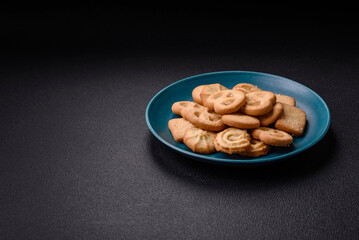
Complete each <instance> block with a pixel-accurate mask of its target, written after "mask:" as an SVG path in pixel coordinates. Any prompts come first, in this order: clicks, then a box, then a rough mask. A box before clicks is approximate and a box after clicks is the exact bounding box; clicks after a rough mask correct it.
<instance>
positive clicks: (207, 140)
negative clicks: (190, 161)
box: [183, 127, 216, 154]
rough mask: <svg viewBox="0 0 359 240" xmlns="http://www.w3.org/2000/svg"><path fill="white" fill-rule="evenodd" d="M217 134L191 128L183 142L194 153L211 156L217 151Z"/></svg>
mask: <svg viewBox="0 0 359 240" xmlns="http://www.w3.org/2000/svg"><path fill="white" fill-rule="evenodd" d="M215 137H216V133H214V132H210V131H206V130H202V129H199V128H196V127H195V128H189V129H187V130H186V132H185V134H184V136H183V142H184V144H186V146H187V147H189V148H190V149H191V150H192V151H193V152H196V153H201V154H211V153H214V152H215V151H216V149H215V147H214V138H215Z"/></svg>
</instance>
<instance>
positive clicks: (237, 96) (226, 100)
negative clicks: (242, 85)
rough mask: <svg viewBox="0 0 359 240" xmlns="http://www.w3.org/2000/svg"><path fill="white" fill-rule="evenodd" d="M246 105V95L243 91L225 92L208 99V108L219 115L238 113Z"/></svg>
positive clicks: (214, 94) (217, 93)
mask: <svg viewBox="0 0 359 240" xmlns="http://www.w3.org/2000/svg"><path fill="white" fill-rule="evenodd" d="M245 103H246V95H245V94H244V93H243V92H241V91H234V90H223V91H219V92H216V93H213V94H212V95H210V96H209V97H208V98H207V101H206V106H207V107H208V108H209V109H212V110H213V109H214V111H215V112H216V113H218V114H226V113H233V112H237V111H238V110H239V109H240V108H241V107H242V106H243V105H244V104H245Z"/></svg>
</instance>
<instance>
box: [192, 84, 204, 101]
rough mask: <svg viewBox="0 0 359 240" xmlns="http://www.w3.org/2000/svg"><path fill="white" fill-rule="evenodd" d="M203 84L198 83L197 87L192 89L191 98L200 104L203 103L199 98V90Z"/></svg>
mask: <svg viewBox="0 0 359 240" xmlns="http://www.w3.org/2000/svg"><path fill="white" fill-rule="evenodd" d="M204 86H205V85H200V86H198V87H195V88H194V89H193V91H192V98H193V100H194V101H195V102H196V103H198V104H201V105H203V103H202V99H201V92H202V90H203V88H204Z"/></svg>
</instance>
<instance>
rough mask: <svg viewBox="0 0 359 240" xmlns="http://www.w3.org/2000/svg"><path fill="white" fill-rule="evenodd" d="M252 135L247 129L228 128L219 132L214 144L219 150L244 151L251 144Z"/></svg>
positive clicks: (233, 152)
mask: <svg viewBox="0 0 359 240" xmlns="http://www.w3.org/2000/svg"><path fill="white" fill-rule="evenodd" d="M250 140H251V136H250V135H249V134H248V133H247V130H242V129H238V128H227V129H225V130H223V131H222V132H219V133H217V136H216V138H215V139H214V146H215V148H216V150H217V151H219V152H225V153H229V154H235V153H240V152H244V151H245V150H246V148H247V147H248V146H249V145H250Z"/></svg>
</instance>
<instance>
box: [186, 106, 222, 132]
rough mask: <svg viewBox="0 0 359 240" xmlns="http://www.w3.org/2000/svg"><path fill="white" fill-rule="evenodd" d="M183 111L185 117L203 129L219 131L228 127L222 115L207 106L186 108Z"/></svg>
mask: <svg viewBox="0 0 359 240" xmlns="http://www.w3.org/2000/svg"><path fill="white" fill-rule="evenodd" d="M181 113H182V117H183V118H184V119H186V120H187V121H189V122H191V123H192V124H193V125H195V126H197V127H199V128H201V129H204V130H209V131H214V132H218V131H222V130H223V129H225V128H226V125H225V124H224V123H223V121H222V116H221V115H219V114H217V113H215V112H213V111H210V110H208V108H206V107H202V108H197V109H196V108H185V109H183V110H182V112H181Z"/></svg>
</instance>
